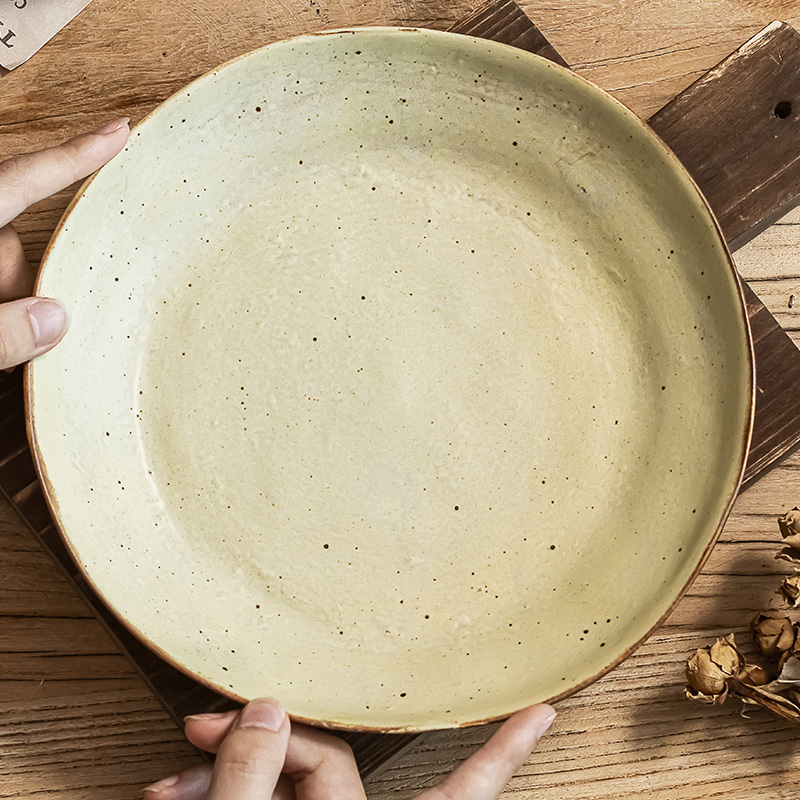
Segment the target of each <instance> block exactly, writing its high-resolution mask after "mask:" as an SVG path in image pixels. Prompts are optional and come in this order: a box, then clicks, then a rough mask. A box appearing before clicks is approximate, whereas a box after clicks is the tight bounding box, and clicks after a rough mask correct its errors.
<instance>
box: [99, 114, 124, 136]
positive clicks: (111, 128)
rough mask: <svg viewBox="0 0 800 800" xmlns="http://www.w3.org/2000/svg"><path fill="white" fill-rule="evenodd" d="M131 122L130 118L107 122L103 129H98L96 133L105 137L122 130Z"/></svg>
mask: <svg viewBox="0 0 800 800" xmlns="http://www.w3.org/2000/svg"><path fill="white" fill-rule="evenodd" d="M130 121H131V118H130V117H123V118H122V119H117V120H114V122H107V123H106V124H105V125H103V127H102V128H98V129H97V130H96V131H95V133H96V134H98V135H99V136H105V135H106V134H107V133H116V132H117V131H119V130H122V129H123V128H124V127H125V126H126V125H127V124H128V123H129V122H130Z"/></svg>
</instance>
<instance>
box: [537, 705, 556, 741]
mask: <svg viewBox="0 0 800 800" xmlns="http://www.w3.org/2000/svg"><path fill="white" fill-rule="evenodd" d="M555 718H556V712H555V709H551V710H550V713H549V714H548V715H547V716H546V717H544V719H542V721H541V722H540V723H539V727H538V729H537V731H536V738H537V739H539V738H541V737H542V736H544V735H545V734H546V733H547V731H548V730H550V726H551V725H552V724H553V720H554V719H555Z"/></svg>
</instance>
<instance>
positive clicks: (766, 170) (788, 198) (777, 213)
mask: <svg viewBox="0 0 800 800" xmlns="http://www.w3.org/2000/svg"><path fill="white" fill-rule="evenodd" d="M648 122H649V124H650V126H651V127H652V128H653V130H654V131H656V133H658V134H659V136H661V138H662V139H664V141H665V142H666V143H667V144H668V145H669V146H670V147H671V148H672V150H673V152H674V153H675V154H676V155H677V156H678V158H680V160H681V161H682V162H683V163H684V164H685V165H686V167H687V168H688V170H689V172H691V173H692V176H693V177H694V179H695V180H696V181H697V184H698V186H699V187H700V189H701V190H702V192H703V194H704V195H705V196H706V198H707V199H708V202H709V204H710V205H711V207H712V208H713V209H714V213H715V214H716V216H717V219H718V220H719V222H720V225H721V227H722V230H723V231H724V233H725V238H726V239H727V241H728V244H729V245H730V247H731V249H734V250H735V249H736V248H738V247H741V245H743V244H744V243H745V242H747V241H749V240H750V239H752V238H753V237H754V236H755V235H756V234H758V233H760V232H761V231H762V230H764V228H766V227H767V226H768V225H770V224H772V223H773V222H774V221H775V220H776V219H778V218H779V217H781V216H783V215H784V214H785V213H786V212H787V211H789V210H790V209H791V208H793V207H794V206H795V205H797V203H798V201H800V151H799V150H798V147H797V143H798V140H799V139H800V34H798V33H797V31H795V30H794V28H792V26H791V25H787V24H786V23H784V22H773V23H772V24H770V25H768V26H767V27H766V28H764V29H763V30H762V31H760V32H759V33H757V34H756V35H755V36H753V37H752V38H751V39H749V40H748V41H747V42H745V43H744V44H743V45H742V46H741V47H740V48H738V49H737V50H736V51H734V52H733V53H731V55H730V56H728V57H727V58H726V59H724V60H723V61H721V62H720V63H719V64H717V66H716V67H714V68H713V69H712V70H709V71H708V72H707V73H706V74H705V75H703V77H702V78H700V79H699V80H697V81H695V82H694V83H693V84H692V85H691V86H690V87H689V88H688V89H685V90H684V91H683V92H681V93H680V94H679V95H678V96H677V97H676V98H675V99H674V100H672V101H670V102H669V103H667V105H666V106H664V108H662V109H661V110H660V111H658V112H657V113H655V114H654V115H653V116H652V117H651V118H650V119H649V120H648Z"/></svg>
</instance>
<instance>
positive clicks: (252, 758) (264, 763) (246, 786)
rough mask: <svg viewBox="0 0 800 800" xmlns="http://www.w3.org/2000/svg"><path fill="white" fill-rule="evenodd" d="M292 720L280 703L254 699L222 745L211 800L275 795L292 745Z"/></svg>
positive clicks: (247, 799)
mask: <svg viewBox="0 0 800 800" xmlns="http://www.w3.org/2000/svg"><path fill="white" fill-rule="evenodd" d="M289 730H290V725H289V717H288V716H287V715H286V711H285V710H284V709H283V706H281V705H280V704H279V703H278V702H277V701H276V700H271V699H265V698H261V699H258V700H252V701H251V702H249V703H248V704H247V705H246V706H245V707H244V708H243V709H242V711H241V713H240V714H239V716H238V718H237V719H236V722H235V723H234V725H233V727H232V728H231V731H230V733H229V734H228V735H227V736H226V737H225V740H224V741H223V742H222V744H221V745H220V748H219V751H218V752H217V760H216V763H215V764H214V774H213V776H212V778H211V786H210V787H209V790H208V800H264V799H265V798H267V797H271V796H272V792H273V791H274V789H275V786H276V784H277V782H278V777H279V776H280V774H281V770H282V769H283V762H284V759H285V758H286V746H287V744H288V742H289Z"/></svg>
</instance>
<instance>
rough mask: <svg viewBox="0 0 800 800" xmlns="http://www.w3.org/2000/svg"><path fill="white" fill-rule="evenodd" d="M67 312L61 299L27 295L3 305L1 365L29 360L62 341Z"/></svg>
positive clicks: (3, 366) (1, 312) (0, 340)
mask: <svg viewBox="0 0 800 800" xmlns="http://www.w3.org/2000/svg"><path fill="white" fill-rule="evenodd" d="M68 324H69V323H68V319H67V312H66V309H65V308H64V306H62V305H61V303H59V302H58V300H51V299H50V298H47V297H26V298H25V299H23V300H13V301H12V302H10V303H3V304H2V305H0V369H7V368H8V367H14V366H16V365H17V364H22V363H23V362H24V361H29V360H30V359H32V358H35V357H36V356H40V355H41V354H42V353H46V352H47V351H48V350H49V349H50V348H51V347H53V346H55V345H56V344H58V342H60V341H61V339H62V337H63V336H64V334H65V333H66V332H67V326H68Z"/></svg>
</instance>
